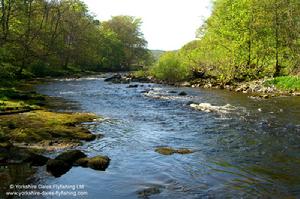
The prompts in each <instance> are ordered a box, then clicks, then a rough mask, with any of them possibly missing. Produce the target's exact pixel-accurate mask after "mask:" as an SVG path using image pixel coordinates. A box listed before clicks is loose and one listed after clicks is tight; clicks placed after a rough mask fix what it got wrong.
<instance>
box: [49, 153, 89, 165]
mask: <svg viewBox="0 0 300 199" xmlns="http://www.w3.org/2000/svg"><path fill="white" fill-rule="evenodd" d="M85 157H86V155H85V154H84V153H83V152H81V151H79V150H72V151H66V152H63V153H61V154H60V155H58V156H57V157H56V158H55V159H56V160H61V161H64V162H66V163H68V164H70V165H72V164H73V163H74V162H76V160H78V159H80V158H85Z"/></svg>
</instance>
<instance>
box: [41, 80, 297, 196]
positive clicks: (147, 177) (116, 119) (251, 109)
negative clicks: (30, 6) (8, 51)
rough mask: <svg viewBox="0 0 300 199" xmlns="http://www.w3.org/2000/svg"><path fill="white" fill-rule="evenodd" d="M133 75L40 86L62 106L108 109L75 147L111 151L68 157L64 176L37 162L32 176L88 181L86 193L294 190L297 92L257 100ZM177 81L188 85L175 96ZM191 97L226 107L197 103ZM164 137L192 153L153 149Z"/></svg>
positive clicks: (51, 180)
mask: <svg viewBox="0 0 300 199" xmlns="http://www.w3.org/2000/svg"><path fill="white" fill-rule="evenodd" d="M137 84H139V86H138V87H136V88H127V87H128V84H111V83H108V82H104V79H103V78H101V77H94V78H80V79H61V80H57V81H54V82H51V83H47V84H43V85H40V86H38V87H37V90H38V92H40V93H42V94H46V95H49V96H54V97H62V98H64V99H66V100H68V101H69V102H71V103H70V106H66V107H63V108H62V109H61V111H70V110H72V111H82V112H93V113H96V114H98V115H101V116H104V118H105V119H104V120H103V121H102V122H100V123H91V124H88V125H87V126H88V128H89V129H90V130H91V131H92V132H93V133H95V134H103V135H104V137H103V138H101V139H97V140H95V141H92V142H88V143H85V144H84V145H82V146H81V147H79V148H80V149H81V150H83V151H84V152H85V153H86V154H88V155H90V156H93V155H107V156H109V157H110V158H111V163H110V165H109V167H108V169H107V170H106V171H95V170H92V169H88V168H81V167H73V168H72V169H71V170H70V171H69V172H68V173H66V174H65V175H63V176H62V177H60V178H54V177H51V176H50V175H48V174H46V172H45V169H44V168H42V169H39V172H38V173H37V175H38V176H37V177H36V178H37V180H36V183H38V184H44V185H54V184H61V185H74V184H75V185H84V190H85V191H86V192H87V193H88V195H87V196H85V197H84V198H91V199H92V198H97V199H98V198H99V199H114V198H128V199H129V198H130V199H131V198H168V199H169V198H176V199H177V198H189V199H190V198H258V197H259V198H269V197H270V198H282V197H291V196H294V197H300V169H299V167H300V98H299V97H276V98H272V99H267V100H263V99H255V98H251V97H249V96H248V95H246V94H240V93H235V92H229V91H226V90H217V89H200V88H176V87H171V86H166V85H157V84H142V83H137ZM147 91H149V92H147ZM181 91H184V92H186V93H187V94H188V95H187V96H179V95H178V92H181ZM175 92H177V93H175ZM191 101H192V102H194V103H209V104H208V105H211V106H212V107H224V105H227V104H230V107H231V108H230V109H228V111H218V110H216V111H211V112H208V111H199V110H195V109H193V108H191V107H190V106H189V105H188V104H189V103H190V102H191ZM74 104H75V106H74ZM160 146H169V147H174V148H189V149H192V150H193V151H194V153H192V154H186V155H180V154H174V155H170V156H165V155H161V154H159V153H156V152H155V149H156V147H160ZM46 198H47V197H46ZM49 198H51V197H49ZM63 198H68V197H63ZM70 198H71V197H70Z"/></svg>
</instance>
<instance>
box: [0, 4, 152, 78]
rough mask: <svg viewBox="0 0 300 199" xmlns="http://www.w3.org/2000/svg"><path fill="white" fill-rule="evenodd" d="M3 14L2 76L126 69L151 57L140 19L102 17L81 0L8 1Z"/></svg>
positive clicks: (0, 23)
mask: <svg viewBox="0 0 300 199" xmlns="http://www.w3.org/2000/svg"><path fill="white" fill-rule="evenodd" d="M0 16H1V20H0V71H1V74H0V78H1V80H2V81H3V80H12V79H16V78H28V77H32V76H39V77H44V76H61V75H65V74H70V73H74V72H75V73H78V72H81V71H87V70H93V71H102V70H120V69H122V70H125V69H128V68H126V67H127V66H130V65H132V64H136V65H141V64H145V63H147V61H148V59H149V57H147V54H148V50H147V49H146V45H147V42H146V40H145V39H144V38H143V35H142V33H141V31H140V25H141V20H140V19H138V18H134V17H131V16H116V17H113V18H112V19H111V20H109V21H107V22H100V21H98V20H96V19H95V17H94V16H92V15H91V14H89V10H88V8H87V6H86V5H85V3H84V2H83V1H81V0H61V1H47V0H39V1H23V0H16V1H11V0H9V1H8V0H3V1H1V9H0Z"/></svg>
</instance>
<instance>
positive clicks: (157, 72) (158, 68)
mask: <svg viewBox="0 0 300 199" xmlns="http://www.w3.org/2000/svg"><path fill="white" fill-rule="evenodd" d="M150 72H151V74H152V75H153V76H154V77H155V78H158V79H160V80H165V81H168V82H178V81H182V80H185V79H187V78H188V77H189V76H190V73H191V71H190V70H189V69H188V68H187V67H186V66H185V65H184V64H183V63H182V62H181V60H180V57H179V54H178V53H177V52H167V53H165V54H163V55H162V56H161V57H160V59H159V60H158V62H157V63H156V64H155V65H154V66H153V67H152V68H151V69H150Z"/></svg>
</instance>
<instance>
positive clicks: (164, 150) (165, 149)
mask: <svg viewBox="0 0 300 199" xmlns="http://www.w3.org/2000/svg"><path fill="white" fill-rule="evenodd" d="M155 152H157V153H160V154H162V155H172V154H174V153H178V154H182V155H183V154H189V153H193V151H192V150H190V149H185V148H180V149H173V148H171V147H158V148H157V149H155Z"/></svg>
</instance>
